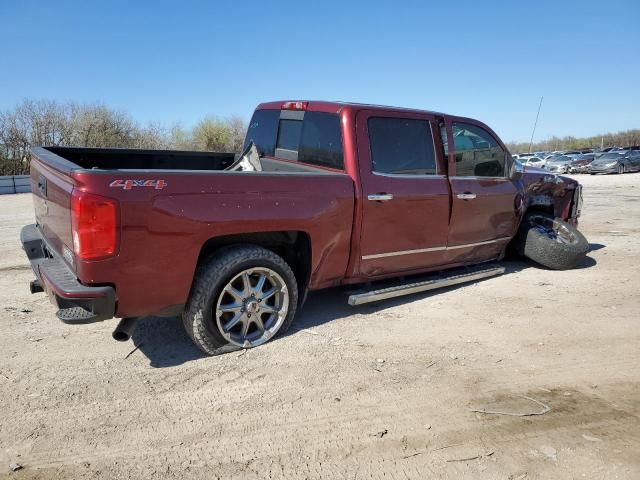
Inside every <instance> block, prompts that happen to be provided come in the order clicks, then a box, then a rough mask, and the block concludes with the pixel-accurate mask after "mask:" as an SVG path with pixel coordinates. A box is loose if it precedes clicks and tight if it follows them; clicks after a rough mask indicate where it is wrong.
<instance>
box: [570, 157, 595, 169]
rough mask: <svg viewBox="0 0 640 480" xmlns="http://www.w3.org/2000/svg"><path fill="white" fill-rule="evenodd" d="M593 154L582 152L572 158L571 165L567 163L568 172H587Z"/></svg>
mask: <svg viewBox="0 0 640 480" xmlns="http://www.w3.org/2000/svg"><path fill="white" fill-rule="evenodd" d="M595 158H596V157H595V154H593V153H583V154H582V155H578V156H577V157H575V158H574V159H573V162H571V165H569V173H588V172H589V165H591V162H593V161H594V160H595Z"/></svg>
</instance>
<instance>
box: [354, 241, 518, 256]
mask: <svg viewBox="0 0 640 480" xmlns="http://www.w3.org/2000/svg"><path fill="white" fill-rule="evenodd" d="M509 240H511V237H501V238H496V239H495V240H485V241H484V242H476V243H467V244H464V245H453V246H446V245H445V246H442V247H431V248H418V249H416V250H399V251H396V252H387V253H374V254H371V255H363V256H362V260H373V259H374V258H385V257H396V256H399V255H413V254H416V253H428V252H439V251H443V250H458V249H460V248H471V247H479V246H481V245H490V244H492V243H499V242H506V241H509Z"/></svg>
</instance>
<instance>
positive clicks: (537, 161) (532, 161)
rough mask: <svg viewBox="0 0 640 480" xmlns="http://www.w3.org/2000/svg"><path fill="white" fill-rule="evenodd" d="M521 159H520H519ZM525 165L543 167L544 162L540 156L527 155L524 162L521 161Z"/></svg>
mask: <svg viewBox="0 0 640 480" xmlns="http://www.w3.org/2000/svg"><path fill="white" fill-rule="evenodd" d="M520 161H522V160H520ZM523 163H524V164H525V165H528V166H530V167H536V168H544V166H545V164H546V162H545V161H544V160H543V159H542V158H540V157H529V158H527V161H526V162H523Z"/></svg>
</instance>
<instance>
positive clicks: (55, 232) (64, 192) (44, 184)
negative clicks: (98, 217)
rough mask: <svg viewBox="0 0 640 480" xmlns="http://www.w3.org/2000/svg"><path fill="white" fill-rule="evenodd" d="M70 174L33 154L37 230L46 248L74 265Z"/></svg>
mask: <svg viewBox="0 0 640 480" xmlns="http://www.w3.org/2000/svg"><path fill="white" fill-rule="evenodd" d="M34 150H35V149H34ZM37 150H41V149H37ZM42 157H45V158H42ZM70 172H71V170H70V169H66V168H60V166H57V165H50V164H48V163H47V158H46V155H38V154H37V153H35V152H34V158H33V160H32V161H31V192H32V193H33V203H34V207H35V214H36V222H37V225H38V228H39V229H40V232H41V233H42V237H43V238H44V240H45V241H46V243H47V244H48V246H49V247H51V248H53V249H54V250H56V251H57V252H58V253H59V254H60V255H61V256H62V257H63V258H64V259H65V260H66V261H67V263H69V264H70V265H71V266H73V255H72V252H73V240H72V237H71V210H70V208H71V191H72V190H73V186H74V182H73V179H72V178H71V177H70V176H69V174H70Z"/></svg>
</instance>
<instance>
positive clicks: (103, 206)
mask: <svg viewBox="0 0 640 480" xmlns="http://www.w3.org/2000/svg"><path fill="white" fill-rule="evenodd" d="M245 147H246V149H245V152H244V153H243V154H242V155H240V156H239V155H234V154H226V153H213V152H185V151H157V150H127V149H92V148H73V147H46V148H43V147H34V148H33V149H32V157H33V159H32V161H31V186H32V192H33V199H34V205H35V212H36V221H37V223H36V224H35V225H28V226H26V227H24V229H23V230H22V233H21V237H22V243H23V246H24V249H25V251H26V253H27V256H28V257H29V260H30V261H31V264H32V267H33V270H34V272H35V275H36V279H35V280H34V281H33V282H32V283H31V290H32V292H39V291H43V290H44V291H46V293H47V294H48V295H49V297H50V299H51V301H52V302H53V304H54V305H55V306H56V307H57V309H58V312H57V316H58V317H59V318H60V320H62V321H64V322H67V323H90V322H97V321H103V320H107V319H110V318H113V317H117V318H121V319H123V320H122V321H121V322H120V324H119V326H118V328H117V329H116V331H115V332H114V337H115V338H117V339H120V340H126V339H128V338H129V337H130V335H131V332H132V330H133V328H134V326H135V321H136V319H138V318H140V317H144V316H151V315H154V316H175V315H181V316H182V319H183V321H184V324H185V327H186V330H187V332H188V334H189V335H190V337H191V338H192V339H193V340H194V342H195V343H196V344H197V345H198V346H199V347H200V348H201V349H202V350H203V351H205V352H206V353H209V354H217V353H221V352H224V351H227V350H228V349H230V348H248V347H253V346H257V345H260V344H262V343H264V342H266V341H268V340H270V339H271V338H272V337H273V336H275V335H276V334H278V333H281V332H283V331H284V330H285V329H286V328H287V327H288V326H289V325H290V324H291V323H292V321H293V318H294V315H295V312H296V310H297V309H298V308H299V307H300V306H301V305H302V303H303V300H304V298H305V297H306V294H307V292H308V291H313V290H318V289H322V288H327V287H333V286H339V285H349V284H364V283H367V284H368V283H369V282H374V283H375V282H376V281H378V280H385V279H390V278H395V277H400V276H402V277H407V276H410V275H413V274H425V273H428V272H442V271H445V272H446V271H448V270H449V269H453V268H459V267H468V266H471V265H478V264H484V263H486V262H493V261H498V260H501V259H502V258H503V257H504V255H505V252H506V251H507V248H508V247H510V248H511V247H513V249H514V250H516V251H517V252H520V253H521V254H523V255H525V256H529V257H531V258H532V259H533V260H535V261H536V262H538V263H541V264H543V265H545V266H547V267H550V268H571V267H572V266H574V265H576V263H577V262H578V261H579V260H580V258H581V257H582V256H583V255H584V254H585V253H586V251H587V250H588V244H587V243H586V240H585V239H584V237H583V236H582V235H581V234H580V232H578V230H577V229H576V227H577V222H578V216H579V215H580V208H581V202H582V195H581V187H580V185H579V184H578V183H577V182H576V181H574V180H571V179H569V178H565V177H561V176H557V175H553V174H550V173H549V172H547V171H543V170H537V169H529V168H528V167H527V168H526V169H525V167H524V166H523V165H522V164H519V163H518V162H517V161H515V160H513V158H512V156H511V155H510V154H509V152H508V150H507V148H506V147H505V145H504V144H503V143H502V141H501V140H500V139H499V138H498V136H497V135H496V133H495V132H493V131H492V130H491V129H490V128H489V127H488V126H486V125H485V124H483V123H481V122H479V121H477V120H474V119H471V118H465V117H459V116H454V115H447V114H444V113H436V112H430V111H422V110H415V109H408V108H396V107H384V106H376V105H361V104H353V103H340V102H323V101H278V102H269V103H263V104H261V105H259V106H258V107H257V109H256V110H255V112H254V114H253V117H252V119H251V122H250V124H249V126H248V131H247V136H246V141H245ZM252 155H253V159H252V160H251V161H248V162H247V159H251V156H252ZM243 162H244V165H245V166H246V165H250V168H248V167H247V168H244V167H242V165H243ZM240 167H242V168H240ZM585 245H586V246H585ZM455 272H456V274H459V270H456V271H455ZM412 291H415V289H414V290H412ZM381 298H384V297H381Z"/></svg>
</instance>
